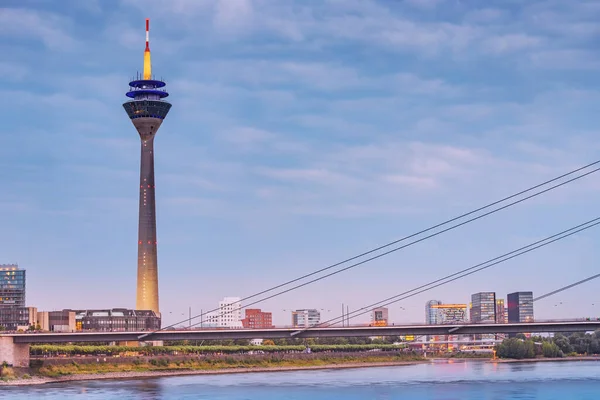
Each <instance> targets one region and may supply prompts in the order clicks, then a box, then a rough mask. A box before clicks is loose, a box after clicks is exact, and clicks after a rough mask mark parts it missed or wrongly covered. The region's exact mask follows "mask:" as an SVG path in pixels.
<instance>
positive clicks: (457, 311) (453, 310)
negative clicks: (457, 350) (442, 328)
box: [426, 302, 468, 350]
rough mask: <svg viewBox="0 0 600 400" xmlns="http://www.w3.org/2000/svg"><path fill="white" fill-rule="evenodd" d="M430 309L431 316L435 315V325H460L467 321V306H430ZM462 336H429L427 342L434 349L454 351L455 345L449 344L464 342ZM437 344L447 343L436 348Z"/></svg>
mask: <svg viewBox="0 0 600 400" xmlns="http://www.w3.org/2000/svg"><path fill="white" fill-rule="evenodd" d="M428 307H429V310H430V314H431V315H435V321H436V323H435V324H430V325H442V324H459V323H464V322H466V321H467V319H468V317H467V305H466V304H441V302H440V304H429V302H428ZM462 339H463V336H462V335H437V336H427V338H426V341H428V342H431V344H432V345H433V346H434V347H445V348H446V349H447V350H452V349H453V348H454V347H455V344H450V343H447V342H456V341H459V340H462ZM435 342H446V343H447V344H446V345H444V346H436V344H435Z"/></svg>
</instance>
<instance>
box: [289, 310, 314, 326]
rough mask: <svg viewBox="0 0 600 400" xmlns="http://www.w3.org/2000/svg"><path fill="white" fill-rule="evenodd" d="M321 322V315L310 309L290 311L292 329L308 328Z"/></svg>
mask: <svg viewBox="0 0 600 400" xmlns="http://www.w3.org/2000/svg"><path fill="white" fill-rule="evenodd" d="M320 322H321V313H320V312H319V311H318V310H316V309H314V308H312V309H305V310H296V311H292V326H293V327H294V328H308V327H311V326H315V325H318V324H319V323H320Z"/></svg>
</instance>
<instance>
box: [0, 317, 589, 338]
mask: <svg viewBox="0 0 600 400" xmlns="http://www.w3.org/2000/svg"><path fill="white" fill-rule="evenodd" d="M597 329H600V321H571V322H569V321H561V322H533V323H519V324H515V323H511V324H461V325H402V326H385V327H369V326H360V327H345V328H340V327H334V328H310V329H307V330H301V329H298V328H275V329H202V330H169V331H167V330H165V331H160V332H157V333H149V332H68V333H59V332H40V333H8V334H3V335H0V336H12V337H13V340H14V343H64V342H113V341H137V340H140V337H142V336H143V340H146V341H151V340H203V339H204V340H210V339H220V340H224V339H255V338H261V339H282V338H290V337H297V338H315V337H359V336H363V337H364V336H405V335H466V334H492V333H525V332H529V333H542V332H586V331H595V330H597ZM146 335H147V336H146Z"/></svg>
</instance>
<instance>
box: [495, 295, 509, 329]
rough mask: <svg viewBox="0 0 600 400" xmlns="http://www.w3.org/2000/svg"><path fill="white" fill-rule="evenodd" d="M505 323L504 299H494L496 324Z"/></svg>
mask: <svg viewBox="0 0 600 400" xmlns="http://www.w3.org/2000/svg"><path fill="white" fill-rule="evenodd" d="M506 322H507V317H506V312H505V307H504V299H496V323H497V324H505V323H506Z"/></svg>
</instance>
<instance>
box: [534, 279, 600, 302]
mask: <svg viewBox="0 0 600 400" xmlns="http://www.w3.org/2000/svg"><path fill="white" fill-rule="evenodd" d="M596 278H600V274H596V275H592V276H590V277H589V278H585V279H582V280H580V281H577V282H575V283H571V284H570V285H567V286H563V287H561V288H560V289H556V290H553V291H552V292H550V293H546V294H543V295H541V296H539V297H536V298H535V299H533V301H534V302H535V301H539V300H542V299H545V298H546V297H550V296H553V295H555V294H557V293H560V292H563V291H565V290H567V289H571V288H572V287H575V286H579V285H581V284H582V283H586V282H589V281H591V280H593V279H596Z"/></svg>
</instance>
